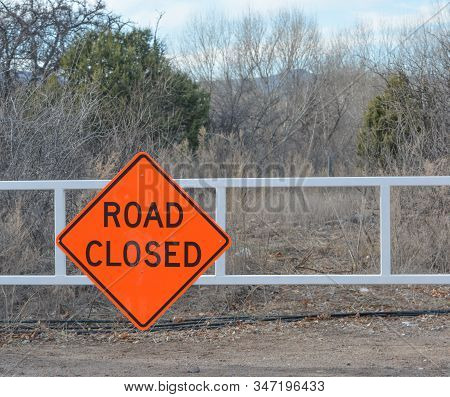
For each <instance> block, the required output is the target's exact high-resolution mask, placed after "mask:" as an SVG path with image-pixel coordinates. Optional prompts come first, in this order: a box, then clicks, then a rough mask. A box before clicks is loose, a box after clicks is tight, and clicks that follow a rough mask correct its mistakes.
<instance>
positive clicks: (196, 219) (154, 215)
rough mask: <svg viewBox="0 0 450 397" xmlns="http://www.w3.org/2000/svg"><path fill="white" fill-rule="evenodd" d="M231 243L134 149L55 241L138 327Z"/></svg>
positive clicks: (146, 324)
mask: <svg viewBox="0 0 450 397" xmlns="http://www.w3.org/2000/svg"><path fill="white" fill-rule="evenodd" d="M230 244H231V240H230V237H229V236H228V235H227V234H226V233H225V232H224V231H223V230H222V229H221V227H220V226H219V225H217V223H216V222H215V221H214V220H213V219H212V218H211V217H210V216H209V215H208V214H207V213H206V212H205V211H204V210H203V209H202V208H200V206H199V205H198V204H197V203H196V202H195V201H194V200H193V199H192V198H191V197H189V195H188V194H187V193H186V192H185V191H184V190H183V189H182V188H181V187H180V186H179V185H178V184H177V183H176V182H175V181H174V180H173V179H172V178H171V177H170V176H169V175H168V174H167V173H166V172H165V171H164V170H163V169H162V168H161V167H160V166H159V164H157V163H156V162H155V160H153V159H152V158H151V157H150V156H149V155H148V154H147V153H138V154H137V155H136V156H134V158H133V159H132V160H131V161H130V162H129V163H128V164H127V165H126V166H125V167H124V168H123V169H122V170H121V171H120V172H119V173H118V174H117V175H116V177H115V178H114V179H113V180H112V181H111V182H110V183H108V185H107V186H105V187H104V188H103V189H102V190H101V191H100V193H99V194H98V195H97V196H96V197H95V198H94V199H93V200H92V201H91V202H90V203H89V204H88V205H87V206H86V207H85V208H84V209H83V210H82V211H81V212H80V213H79V214H78V215H77V216H76V217H75V218H74V219H73V220H72V221H71V222H70V223H69V224H68V225H67V226H66V228H65V229H64V230H63V231H62V232H61V233H60V234H59V236H58V237H57V245H58V247H59V248H61V249H62V250H63V251H64V252H65V254H66V255H67V256H68V257H69V258H70V259H71V260H72V261H73V262H74V264H75V265H76V266H77V267H78V268H79V269H80V270H81V271H82V272H83V273H84V274H85V275H87V276H88V277H89V278H90V279H91V281H92V282H93V283H94V284H95V285H96V286H97V287H98V288H99V289H100V290H101V291H102V292H103V293H104V294H105V295H106V296H107V298H108V299H109V300H110V301H111V302H112V303H113V304H114V305H115V306H116V307H117V308H118V309H119V310H120V311H121V312H122V313H123V314H124V315H125V316H126V317H127V318H128V319H129V320H130V321H131V322H132V323H133V324H134V325H135V326H136V327H137V328H139V329H141V330H146V329H148V328H150V326H151V325H152V324H154V323H155V322H156V321H157V320H158V318H159V317H161V316H162V315H163V314H164V312H165V311H166V310H167V309H168V308H169V307H170V306H171V305H172V304H173V303H174V302H175V301H176V300H177V299H178V298H179V297H180V296H181V295H182V294H183V293H184V292H185V291H186V290H187V289H188V288H189V287H190V286H191V285H192V284H193V283H194V282H195V280H197V279H198V278H199V277H200V275H201V274H202V273H204V272H205V271H206V270H207V269H208V268H209V267H210V266H211V265H213V264H214V261H215V260H216V259H217V258H218V257H219V256H220V255H221V254H223V253H224V252H225V251H226V250H227V249H228V248H229V247H230Z"/></svg>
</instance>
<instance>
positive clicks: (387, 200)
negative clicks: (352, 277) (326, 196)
mask: <svg viewBox="0 0 450 397" xmlns="http://www.w3.org/2000/svg"><path fill="white" fill-rule="evenodd" d="M380 264H381V275H382V276H390V275H391V187H390V185H387V184H383V185H380Z"/></svg>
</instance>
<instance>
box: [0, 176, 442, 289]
mask: <svg viewBox="0 0 450 397" xmlns="http://www.w3.org/2000/svg"><path fill="white" fill-rule="evenodd" d="M108 182H109V181H106V180H55V181H0V190H52V191H53V192H54V201H55V206H54V211H55V217H54V224H55V236H56V235H57V234H58V233H59V232H60V231H61V230H62V229H63V228H64V226H65V225H66V208H65V192H66V191H67V190H87V189H101V188H103V187H104V186H105V185H106V184H107V183H108ZM177 182H178V183H179V184H180V185H181V186H183V187H184V188H196V189H197V188H198V189H211V188H212V189H215V192H216V220H217V222H218V223H219V224H220V225H221V226H222V227H223V228H224V229H225V228H226V189H227V188H262V187H265V188H269V187H272V188H283V187H284V188H287V187H358V186H373V187H379V188H380V263H381V269H380V273H379V274H370V275H365V274H351V275H343V274H339V275H336V274H320V275H298V274H290V275H273V274H267V275H249V274H242V275H230V274H227V273H226V261H225V255H223V256H222V257H221V258H219V259H218V260H217V262H216V267H215V274H214V275H203V276H201V277H200V278H199V280H198V281H197V282H196V284H197V285H298V284H309V285H311V284H314V285H344V284H346V285H348V284H360V285H362V284H368V285H380V284H441V285H442V284H445V285H450V274H392V271H391V225H390V217H391V212H390V188H391V187H392V186H444V185H445V186H448V185H450V176H432V177H429V176H407V177H333V178H205V179H178V180H177ZM90 284H91V282H90V280H89V279H88V278H87V277H86V276H80V275H72V276H71V275H67V274H66V257H65V255H64V254H63V253H62V251H60V250H59V248H57V247H56V246H55V273H54V274H52V275H0V285H90Z"/></svg>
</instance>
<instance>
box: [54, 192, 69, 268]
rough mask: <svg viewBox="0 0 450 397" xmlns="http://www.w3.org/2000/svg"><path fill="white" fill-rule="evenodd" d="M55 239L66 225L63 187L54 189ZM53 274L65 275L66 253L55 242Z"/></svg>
mask: <svg viewBox="0 0 450 397" xmlns="http://www.w3.org/2000/svg"><path fill="white" fill-rule="evenodd" d="M54 206H55V207H54V208H55V210H54V216H55V241H56V236H57V235H58V234H59V232H60V231H61V230H63V229H64V227H65V226H66V194H65V191H64V189H63V188H59V187H56V188H55V189H54ZM55 275H56V276H65V275H66V255H64V253H63V252H62V251H61V250H60V249H59V248H58V247H57V246H56V244H55Z"/></svg>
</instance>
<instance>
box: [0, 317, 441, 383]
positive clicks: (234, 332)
mask: <svg viewBox="0 0 450 397" xmlns="http://www.w3.org/2000/svg"><path fill="white" fill-rule="evenodd" d="M449 325H450V316H448V315H439V316H430V315H427V316H420V317H402V318H379V317H377V318H373V317H372V318H363V317H360V318H346V319H323V320H302V321H298V322H293V323H280V322H273V323H272V322H271V323H256V324H245V325H244V324H238V325H233V326H226V327H224V328H219V329H197V330H188V331H186V330H184V331H157V332H146V333H140V332H139V333H138V332H132V331H131V329H130V330H128V331H125V332H107V333H101V334H97V335H91V334H90V335H77V334H75V333H70V332H68V331H65V332H63V331H52V330H49V331H48V332H46V333H41V334H40V335H39V336H37V337H36V336H35V334H33V333H32V332H29V333H21V334H17V333H9V334H8V333H6V332H3V333H2V334H1V339H0V344H1V346H0V357H1V358H0V374H1V375H3V376H7V375H9V376H331V375H337V376H339V375H340V376H359V375H365V376H449V375H450V370H449V358H450V348H449V340H450V338H449V337H450V332H449Z"/></svg>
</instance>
